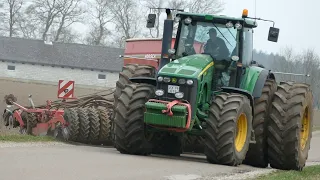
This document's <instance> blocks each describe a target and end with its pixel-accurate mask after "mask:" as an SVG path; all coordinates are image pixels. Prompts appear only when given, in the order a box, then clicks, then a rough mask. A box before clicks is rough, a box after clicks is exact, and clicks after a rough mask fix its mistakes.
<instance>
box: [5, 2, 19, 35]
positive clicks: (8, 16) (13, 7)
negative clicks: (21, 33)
mask: <svg viewBox="0 0 320 180" xmlns="http://www.w3.org/2000/svg"><path fill="white" fill-rule="evenodd" d="M1 4H2V6H3V10H4V11H3V12H0V18H1V19H2V21H3V22H4V23H5V24H3V25H2V26H4V27H3V30H5V31H6V32H8V33H9V37H12V36H13V35H15V34H17V27H16V25H17V22H18V14H19V13H20V11H21V8H22V5H23V0H4V1H3V3H1Z"/></svg>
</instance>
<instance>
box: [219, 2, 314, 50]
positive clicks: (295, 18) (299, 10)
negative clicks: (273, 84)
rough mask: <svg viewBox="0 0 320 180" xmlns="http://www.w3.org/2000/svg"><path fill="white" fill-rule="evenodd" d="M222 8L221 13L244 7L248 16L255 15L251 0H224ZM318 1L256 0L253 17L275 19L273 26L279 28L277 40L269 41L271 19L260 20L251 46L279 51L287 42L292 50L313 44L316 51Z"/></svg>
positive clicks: (236, 11) (253, 3)
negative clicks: (224, 3)
mask: <svg viewBox="0 0 320 180" xmlns="http://www.w3.org/2000/svg"><path fill="white" fill-rule="evenodd" d="M225 2H226V5H225V10H224V12H223V13H222V14H225V15H231V16H241V13H242V10H243V9H244V8H246V9H248V11H249V16H251V17H254V16H255V1H254V0H225ZM319 7H320V1H316V0H304V1H301V0H290V1H289V0H268V1H259V0H257V12H256V15H257V17H260V18H263V19H271V20H273V21H275V23H276V24H275V27H277V28H280V35H279V40H278V42H277V43H273V42H269V41H268V40H267V35H268V31H269V27H270V26H272V23H269V22H264V21H260V22H258V28H256V30H255V35H254V43H255V44H254V47H255V48H256V49H259V50H260V49H261V50H263V51H266V52H279V50H280V49H281V48H283V47H285V46H291V47H292V48H293V49H294V51H295V52H298V51H300V49H301V50H303V49H306V48H314V50H315V51H316V52H317V53H318V54H320V44H317V43H319V40H320V36H319V28H320V25H319V23H318V22H319V20H318V19H316V17H318V18H320V11H319V10H318V9H319Z"/></svg>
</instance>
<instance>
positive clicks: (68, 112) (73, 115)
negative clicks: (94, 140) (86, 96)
mask: <svg viewBox="0 0 320 180" xmlns="http://www.w3.org/2000/svg"><path fill="white" fill-rule="evenodd" d="M63 118H64V119H65V121H66V122H68V123H69V125H68V130H69V133H70V136H69V139H70V140H71V141H76V140H77V137H78V135H79V129H80V127H79V117H78V113H77V110H76V109H75V108H67V109H65V110H64V113H63Z"/></svg>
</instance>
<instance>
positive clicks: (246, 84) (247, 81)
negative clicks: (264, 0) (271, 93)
mask: <svg viewBox="0 0 320 180" xmlns="http://www.w3.org/2000/svg"><path fill="white" fill-rule="evenodd" d="M262 70H263V69H262V68H260V67H257V66H249V67H247V68H246V73H245V75H244V76H243V79H242V81H241V85H240V88H241V89H245V90H247V91H249V92H251V93H253V90H254V87H255V85H256V82H257V80H258V78H259V75H260V73H261V71H262Z"/></svg>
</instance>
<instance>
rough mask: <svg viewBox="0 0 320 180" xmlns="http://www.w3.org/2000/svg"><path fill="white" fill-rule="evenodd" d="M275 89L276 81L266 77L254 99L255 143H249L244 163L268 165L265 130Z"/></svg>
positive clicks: (256, 165) (255, 165) (258, 165)
mask: <svg viewBox="0 0 320 180" xmlns="http://www.w3.org/2000/svg"><path fill="white" fill-rule="evenodd" d="M276 90H277V83H276V82H275V80H273V79H267V81H266V82H265V84H264V87H263V89H262V94H261V96H260V98H258V99H255V101H254V103H255V104H254V114H255V115H254V118H253V121H252V123H253V130H254V134H255V140H256V143H255V144H250V146H249V150H248V152H247V156H246V159H245V160H244V161H243V163H244V164H247V165H251V166H254V167H260V168H265V167H268V165H269V161H268V143H267V131H268V129H267V128H268V122H269V119H270V108H271V102H272V99H273V95H274V93H275V92H276Z"/></svg>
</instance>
